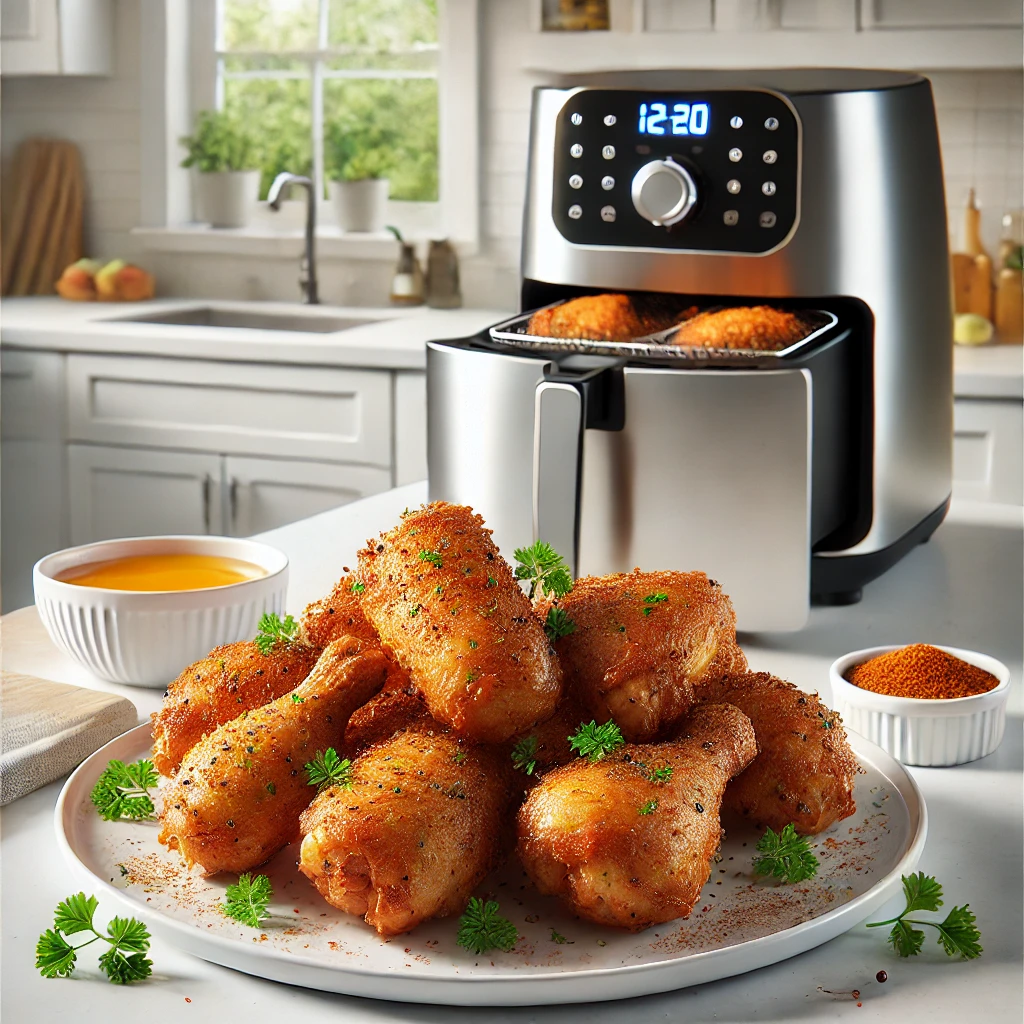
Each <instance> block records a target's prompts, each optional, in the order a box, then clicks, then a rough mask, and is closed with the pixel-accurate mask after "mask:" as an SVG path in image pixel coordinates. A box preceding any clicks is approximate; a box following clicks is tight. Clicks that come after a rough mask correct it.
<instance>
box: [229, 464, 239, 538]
mask: <svg viewBox="0 0 1024 1024" xmlns="http://www.w3.org/2000/svg"><path fill="white" fill-rule="evenodd" d="M228 513H229V515H230V516H231V534H232V536H234V533H235V527H236V525H237V524H238V478H237V477H232V478H231V482H230V483H229V484H228Z"/></svg>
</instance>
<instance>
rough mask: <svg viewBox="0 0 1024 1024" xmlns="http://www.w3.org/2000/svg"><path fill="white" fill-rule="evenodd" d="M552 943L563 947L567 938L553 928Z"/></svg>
mask: <svg viewBox="0 0 1024 1024" xmlns="http://www.w3.org/2000/svg"><path fill="white" fill-rule="evenodd" d="M551 941H552V942H557V943H558V945H559V946H563V945H565V942H566V938H565V936H564V935H563V934H562V933H561V932H558V931H555V929H554V928H552V929H551Z"/></svg>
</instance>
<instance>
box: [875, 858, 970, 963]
mask: <svg viewBox="0 0 1024 1024" xmlns="http://www.w3.org/2000/svg"><path fill="white" fill-rule="evenodd" d="M903 895H904V897H905V898H906V901H907V905H906V907H905V908H904V910H903V912H902V913H901V914H899V915H898V916H897V917H893V918H890V919H889V920H888V921H872V922H871V923H870V924H869V925H868V926H867V927H868V928H881V927H882V926H883V925H887V924H891V925H892V930H891V931H890V932H889V944H890V945H891V946H892V948H893V949H894V950H896V953H897V954H898V955H899V956H917V954H918V953H920V952H921V946H922V945H923V944H924V932H922V931H919V930H918V929H916V928H914V927H912V926H913V925H915V924H919V925H920V924H924V925H928V926H929V927H930V928H935V929H937V930H938V933H939V944H940V945H941V946H942V948H943V949H944V950H945V951H946V955H947V956H959V957H961V958H962V959H964V960H974V959H976V958H977V957H979V956H981V954H982V948H981V932H979V931H978V926H977V924H976V923H975V922H976V918H975V916H974V914H973V912H972V911H971V909H970V904H967V903H965V904H964V905H963V906H962V907H954V908H953V909H952V910H951V911H950V912H949V913H948V914H947V915H946V919H945V920H944V921H919V920H916V919H914V918H910V917H907V914H912V913H914V911H916V910H931V911H935V910H938V909H939V907H941V906H942V886H941V885H940V884H939V882H938V881H936V879H935V878H934V877H933V876H932V875H926V874H925V873H924V872H923V871H918V872H917V873H916V874H913V875H909V876H907V875H904V876H903Z"/></svg>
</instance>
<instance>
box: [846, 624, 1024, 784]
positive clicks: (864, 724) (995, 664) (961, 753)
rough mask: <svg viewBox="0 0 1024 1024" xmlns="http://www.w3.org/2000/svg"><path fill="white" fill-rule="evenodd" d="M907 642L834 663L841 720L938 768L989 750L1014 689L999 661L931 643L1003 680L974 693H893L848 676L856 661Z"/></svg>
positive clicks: (898, 754)
mask: <svg viewBox="0 0 1024 1024" xmlns="http://www.w3.org/2000/svg"><path fill="white" fill-rule="evenodd" d="M905 646H907V645H906V644H893V645H891V646H888V647H868V648H865V649H864V650H862V651H852V652H851V653H850V654H844V655H843V657H841V658H837V659H836V660H835V661H834V662H832V667H831V668H830V669H829V681H830V682H831V684H832V707H833V708H834V710H836V711H838V712H839V714H840V715H841V716H842V719H843V724H844V725H845V726H846V727H847V728H848V729H853V730H854V732H859V733H860V734H861V735H862V736H867V738H868V739H870V740H873V741H874V742H875V743H877V744H878V745H879V746H880V747H881V748H882V749H883V750H885V751H887V752H888V753H890V754H892V756H893V757H895V758H897V760H900V761H902V762H903V763H904V764H912V765H920V766H922V767H926V766H927V767H939V766H946V765H954V764H965V763H966V762H968V761H976V760H977V759H978V758H979V757H985V756H986V755H987V754H991V753H992V751H993V750H995V749H996V747H998V746H999V744H1000V742H1001V741H1002V738H1003V732H1004V731H1005V729H1006V701H1007V698H1008V697H1009V694H1010V670H1009V669H1008V668H1007V667H1006V666H1005V665H1004V664H1003V663H1002V662H1001V661H997V660H996V659H995V658H990V657H989V656H988V655H987V654H979V653H977V652H976V651H965V650H961V649H960V648H959V647H943V646H941V645H939V644H935V645H933V646H935V647H938V648H939V649H940V650H942V651H945V652H946V653H947V654H952V655H953V656H954V657H955V658H960V659H961V660H962V661H966V662H968V663H969V664H971V665H976V666H977V667H978V668H980V669H983V670H984V671H985V672H990V673H991V674H992V675H994V676H995V677H996V679H998V680H999V685H998V686H996V687H995V688H994V689H991V690H989V691H988V692H987V693H979V694H975V695H974V696H973V697H955V698H952V699H949V700H941V699H940V700H922V699H920V698H917V697H891V696H889V695H888V694H885V693H875V692H874V691H873V690H865V689H863V688H861V687H860V686H854V685H853V683H851V682H848V681H847V679H846V674H847V672H849V671H850V669H852V668H853V666H854V665H859V664H861V663H862V662H865V661H869V660H870V659H871V658H875V657H877V656H878V655H879V654H888V653H889V651H896V650H900V649H901V648H902V647H905Z"/></svg>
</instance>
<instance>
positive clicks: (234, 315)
mask: <svg viewBox="0 0 1024 1024" xmlns="http://www.w3.org/2000/svg"><path fill="white" fill-rule="evenodd" d="M115 321H116V322H117V323H135V324H177V325H179V326H183V327H229V328H230V327H236V328H239V327H240V328H246V329H249V330H258V331H299V332H301V333H304V334H334V333H335V332H336V331H347V330H348V329H349V328H351V327H361V326H362V325H363V324H373V323H377V320H376V319H373V318H360V317H344V316H330V315H326V314H320V313H310V314H307V315H302V314H299V313H261V312H258V311H257V310H247V309H219V308H217V307H216V306H196V307H195V308H194V309H175V310H171V311H169V312H163V313H150V314H141V315H136V316H125V317H111V320H110V322H115Z"/></svg>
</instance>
